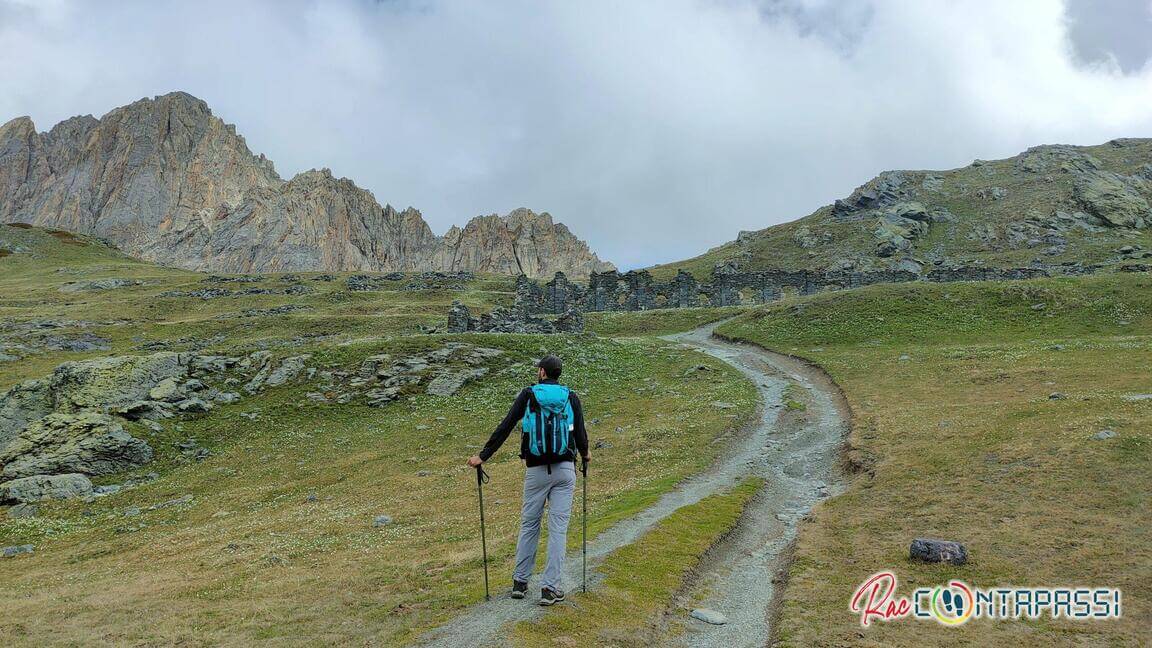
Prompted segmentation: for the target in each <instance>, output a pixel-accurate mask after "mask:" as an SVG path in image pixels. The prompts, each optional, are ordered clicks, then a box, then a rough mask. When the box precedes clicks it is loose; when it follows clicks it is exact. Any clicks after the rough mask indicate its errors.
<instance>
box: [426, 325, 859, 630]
mask: <svg viewBox="0 0 1152 648" xmlns="http://www.w3.org/2000/svg"><path fill="white" fill-rule="evenodd" d="M717 325H718V324H711V325H708V326H705V327H702V328H699V329H696V330H694V331H690V332H688V333H682V334H679V335H674V336H669V337H668V338H667V339H670V340H674V341H679V342H682V343H685V344H688V345H691V346H694V347H697V348H699V349H701V350H703V351H704V352H706V353H708V354H710V355H712V356H715V357H717V358H719V359H721V360H723V361H725V362H728V363H729V364H731V365H733V366H734V367H736V368H737V369H739V370H740V371H741V372H743V373H744V374H745V375H746V376H748V377H749V378H750V379H751V380H753V381H754V382H755V384H756V385H757V388H758V390H759V392H760V398H761V404H762V406H761V408H760V410H759V413H758V415H757V416H758V420H756V421H755V422H754V424H752V425H750V426H749V427H748V429H747V433H746V434H745V435H744V436H743V437H742V438H740V439H738V440H737V441H735V442H734V443H733V445H732V447H731V448H729V449H728V450H727V451H726V452H725V453H724V454H723V456H721V458H720V459H718V460H717V461H716V462H715V463H714V464H713V465H712V466H711V467H710V468H709V469H708V470H706V471H704V472H703V473H701V474H699V475H696V476H694V477H690V478H688V479H686V480H685V481H684V482H682V483H681V484H680V485H679V486H677V487H676V488H675V489H674V490H672V491H669V492H668V493H665V494H664V495H663V496H662V497H661V498H660V499H659V500H657V502H656V503H655V504H653V505H652V506H651V507H649V508H647V509H645V510H644V511H642V512H640V513H638V514H636V515H635V516H633V517H631V518H628V519H626V520H623V521H621V522H619V523H617V524H615V525H614V526H612V527H611V528H609V529H607V530H605V531H604V532H602V533H601V534H600V535H599V536H598V537H597V538H596V540H595V542H592V541H589V543H588V586H589V589H592V588H594V587H596V586H597V585H598V584H599V581H600V575H599V573H598V572H597V571H596V567H597V566H598V565H599V564H600V562H601V561H602V560H603V559H604V557H605V556H606V555H608V554H609V553H611V552H612V551H614V550H615V549H617V548H619V547H622V546H624V545H627V544H630V543H632V542H635V541H636V540H637V539H638V538H639V537H640V536H641V535H643V534H644V532H645V531H647V530H649V529H650V528H652V527H653V526H654V525H655V524H656V523H658V522H659V521H660V520H662V519H664V518H665V517H667V516H668V515H670V514H671V513H672V512H674V511H676V510H677V509H679V508H681V507H683V506H687V505H689V504H694V503H696V502H698V501H700V500H701V499H703V498H705V497H707V496H709V495H712V494H714V493H717V492H720V491H723V490H725V489H727V488H730V487H731V486H733V485H735V484H736V483H738V482H739V481H740V480H742V479H743V478H745V477H747V476H750V475H756V476H761V477H763V478H764V479H765V481H766V483H765V486H764V489H763V491H762V492H761V493H760V494H759V495H758V496H757V497H756V498H754V499H753V500H752V502H751V503H750V504H749V508H748V509H747V510H746V511H745V514H744V515H743V516H742V517H741V523H740V525H739V526H738V527H737V529H736V530H735V531H734V532H733V533H732V534H730V535H729V537H728V538H727V539H726V540H725V542H723V543H722V544H721V545H720V546H719V547H717V548H715V550H714V551H712V552H710V554H709V560H708V561H707V564H705V565H703V566H702V568H701V570H700V574H701V578H702V579H703V580H702V581H698V582H702V583H704V584H707V583H709V582H716V583H717V584H722V585H723V587H720V588H717V589H716V593H715V594H714V595H711V596H709V597H708V598H706V600H705V603H704V606H706V607H710V608H712V609H715V610H718V611H720V612H722V613H724V614H725V615H727V617H728V623H727V624H725V625H720V626H712V625H707V624H704V623H702V622H697V621H692V622H691V623H690V624H689V632H688V633H686V635H685V637H684V643H685V644H686V645H691V646H713V645H715V646H720V645H723V646H725V647H726V648H736V647H739V646H763V645H765V644H766V643H767V638H768V607H769V604H770V603H771V599H772V596H773V594H774V589H775V588H774V586H773V584H772V577H773V575H774V574H775V572H776V570H777V569H778V568H779V567H780V566H781V564H782V560H783V557H782V552H783V550H784V549H785V548H786V547H787V545H788V544H789V543H790V542H791V541H792V538H793V537H794V536H795V533H796V522H797V521H798V520H799V519H800V518H801V517H803V516H804V515H805V514H806V513H807V512H808V510H809V509H810V508H811V507H812V505H813V504H814V503H815V502H816V501H818V500H819V499H820V498H821V497H827V496H830V495H834V494H835V493H836V492H837V491H838V489H839V487H840V484H839V460H838V457H839V452H840V446H841V442H842V440H843V438H844V432H845V429H846V419H845V418H844V416H843V410H842V409H841V408H842V404H841V402H840V398H841V397H840V395H839V392H838V391H837V390H836V389H835V387H834V386H833V385H831V384H830V381H828V380H827V378H826V377H825V376H824V375H823V374H822V373H821V372H820V371H818V370H816V369H813V368H811V367H809V366H807V365H805V364H804V363H802V362H800V361H798V360H795V359H793V358H789V357H787V356H781V355H778V354H774V353H769V352H767V351H764V350H762V349H760V348H757V347H753V346H749V345H742V344H736V343H731V342H726V341H723V340H720V339H718V338H715V337H713V336H712V331H713V330H714V329H715V328H716V326H717ZM792 383H796V384H798V385H800V387H801V388H803V389H806V390H807V391H808V394H809V396H808V397H807V398H806V399H805V400H806V401H807V404H808V410H807V411H806V412H805V413H804V416H803V417H802V418H801V417H795V416H788V417H785V419H787V420H784V419H781V412H782V403H783V400H784V399H783V394H784V390H785V389H786V388H787V387H788V385H789V384H792ZM577 488H579V485H577ZM575 505H576V506H579V503H578V502H577V503H576V504H575ZM575 521H576V520H575V518H574V522H575ZM577 532H578V531H577ZM565 571H566V573H565V581H566V583H568V585H569V587H570V588H571V587H572V586H575V585H577V584H578V583H579V582H580V555H579V553H578V552H576V553H573V554H571V555H569V556H568V559H567V561H566V563H565ZM505 580H507V579H505ZM504 589H505V587H504V582H503V581H502V580H501V579H500V577H499V575H497V576H496V577H495V578H494V587H493V597H492V600H491V601H487V602H484V603H480V604H477V605H475V606H473V607H472V608H470V609H469V610H467V611H466V612H465V613H464V614H462V615H461V616H458V617H456V618H454V619H452V620H451V621H449V622H448V623H446V624H445V625H443V626H441V627H440V628H437V629H435V630H433V631H431V632H429V633H428V634H427V635H425V636H424V637H423V639H422V642H421V645H426V646H488V645H504V643H505V637H506V635H505V634H503V633H502V632H501V631H500V630H501V628H502V627H503V626H504V625H505V624H507V623H510V622H516V621H523V620H528V619H533V618H536V617H537V616H539V615H541V614H544V613H546V611H547V610H546V608H541V607H539V606H537V605H535V595H536V594H537V592H536V591H535V590H530V591H529V598H527V599H524V600H512V599H509V598H507V597H506V596H505V592H504Z"/></svg>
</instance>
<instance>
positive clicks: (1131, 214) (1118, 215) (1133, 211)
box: [1073, 171, 1152, 228]
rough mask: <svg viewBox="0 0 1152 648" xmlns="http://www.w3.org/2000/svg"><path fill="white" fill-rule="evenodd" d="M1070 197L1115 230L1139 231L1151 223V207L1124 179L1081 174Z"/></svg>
mask: <svg viewBox="0 0 1152 648" xmlns="http://www.w3.org/2000/svg"><path fill="white" fill-rule="evenodd" d="M1073 196H1074V197H1075V198H1076V200H1077V201H1078V202H1079V203H1080V204H1081V205H1082V206H1083V207H1084V209H1085V210H1086V211H1087V212H1089V213H1091V214H1092V215H1094V216H1096V217H1098V218H1100V219H1102V220H1104V221H1105V222H1107V223H1108V224H1110V225H1113V226H1116V227H1132V228H1141V227H1145V226H1147V225H1148V224H1149V223H1152V208H1150V207H1149V205H1148V201H1147V200H1146V199H1145V198H1144V196H1142V195H1141V194H1140V192H1139V191H1137V190H1136V189H1134V188H1133V187H1132V186H1131V185H1130V184H1129V183H1128V182H1127V181H1126V179H1125V177H1124V176H1121V175H1118V174H1115V173H1110V172H1107V171H1092V172H1089V173H1083V174H1080V175H1079V176H1078V177H1077V178H1076V181H1075V183H1074V184H1073Z"/></svg>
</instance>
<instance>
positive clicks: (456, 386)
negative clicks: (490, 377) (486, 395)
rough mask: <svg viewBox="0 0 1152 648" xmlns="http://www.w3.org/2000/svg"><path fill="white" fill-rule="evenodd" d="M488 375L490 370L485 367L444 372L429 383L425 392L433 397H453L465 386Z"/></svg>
mask: <svg viewBox="0 0 1152 648" xmlns="http://www.w3.org/2000/svg"><path fill="white" fill-rule="evenodd" d="M487 373H488V369H486V368H484V367H479V368H476V369H470V370H465V371H451V370H448V371H444V372H442V373H441V374H440V375H438V376H436V377H435V378H433V379H432V381H431V382H429V383H428V388H427V389H426V390H425V392H426V393H428V394H430V395H432V396H451V395H453V394H455V393H456V392H458V391H460V388H461V387H463V386H464V385H465V384H467V383H469V382H471V381H473V380H475V379H477V378H480V377H481V376H484V375H485V374H487Z"/></svg>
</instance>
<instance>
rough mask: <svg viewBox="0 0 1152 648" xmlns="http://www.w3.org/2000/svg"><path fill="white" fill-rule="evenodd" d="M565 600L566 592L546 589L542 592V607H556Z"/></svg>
mask: <svg viewBox="0 0 1152 648" xmlns="http://www.w3.org/2000/svg"><path fill="white" fill-rule="evenodd" d="M563 600H564V590H554V589H552V588H550V587H545V588H544V589H542V590H540V605H555V604H556V603H559V602H560V601H563Z"/></svg>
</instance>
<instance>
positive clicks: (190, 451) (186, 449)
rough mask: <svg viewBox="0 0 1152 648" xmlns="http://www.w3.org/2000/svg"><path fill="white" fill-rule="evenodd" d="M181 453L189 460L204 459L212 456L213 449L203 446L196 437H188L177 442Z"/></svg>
mask: <svg viewBox="0 0 1152 648" xmlns="http://www.w3.org/2000/svg"><path fill="white" fill-rule="evenodd" d="M176 448H177V449H178V450H179V451H180V455H181V456H182V457H184V458H185V459H187V460H189V461H204V460H205V459H207V458H208V457H211V456H212V451H211V450H209V449H208V448H205V447H204V446H201V445H200V444H199V443H198V442H197V441H196V439H187V440H185V441H181V442H180V443H177V444H176Z"/></svg>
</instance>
